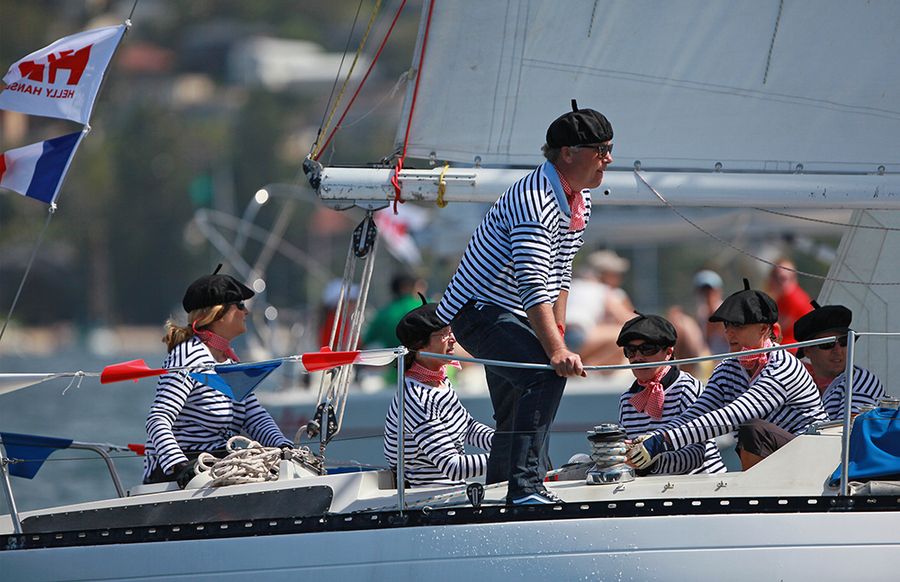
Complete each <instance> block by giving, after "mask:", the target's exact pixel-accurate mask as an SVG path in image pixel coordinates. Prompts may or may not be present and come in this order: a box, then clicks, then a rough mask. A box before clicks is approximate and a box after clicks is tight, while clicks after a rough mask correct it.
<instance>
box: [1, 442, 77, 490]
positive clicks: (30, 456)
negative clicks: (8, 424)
mask: <svg viewBox="0 0 900 582" xmlns="http://www.w3.org/2000/svg"><path fill="white" fill-rule="evenodd" d="M0 440H2V441H3V448H4V449H6V456H7V458H9V459H16V462H15V463H11V464H10V465H9V474H10V475H14V476H16V477H24V478H25V479H32V478H34V476H35V475H37V472H38V470H39V469H40V468H41V466H42V465H43V464H44V461H46V460H47V457H49V456H50V454H51V453H53V451H58V450H60V449H67V448H69V446H70V445H71V444H72V439H59V438H54V437H43V436H35V435H30V434H18V433H14V432H2V433H0Z"/></svg>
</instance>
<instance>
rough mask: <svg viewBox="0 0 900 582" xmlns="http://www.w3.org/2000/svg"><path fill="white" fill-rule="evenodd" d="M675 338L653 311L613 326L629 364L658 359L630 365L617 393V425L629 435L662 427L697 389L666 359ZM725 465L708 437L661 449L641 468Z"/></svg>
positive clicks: (665, 470)
mask: <svg viewBox="0 0 900 582" xmlns="http://www.w3.org/2000/svg"><path fill="white" fill-rule="evenodd" d="M636 313H637V312H636ZM677 339H678V333H677V331H676V330H675V326H674V325H672V323H671V322H669V320H667V319H666V318H664V317H660V316H659V315H643V314H640V313H638V317H635V318H633V319H630V320H628V321H627V322H625V325H623V326H622V330H621V331H620V332H619V337H618V338H617V339H616V345H618V346H620V347H621V348H622V349H623V350H624V352H625V357H626V358H628V362H629V363H630V364H643V363H647V362H659V363H660V365H659V366H658V367H655V368H634V369H632V370H631V371H632V373H633V374H634V377H635V378H636V379H635V381H634V384H632V385H631V388H629V389H628V391H626V392H625V393H624V394H622V396H621V398H619V425H621V426H622V428H624V429H625V434H626V436H627V437H628V438H629V439H634V438H637V437H639V436H640V435H642V434H646V433H649V432H653V431H655V430H658V429H661V428H663V427H664V426H665V425H667V424H668V423H669V422H671V421H672V420H674V419H675V418H676V417H678V415H680V414H681V413H682V412H683V411H684V410H686V409H687V408H689V407H690V406H691V404H693V403H694V402H695V401H696V400H697V397H698V396H699V395H700V393H701V392H702V391H703V386H701V384H700V380H698V379H696V378H694V377H693V376H691V375H690V374H688V373H687V372H684V371H682V370H679V369H678V368H677V367H675V366H670V365H668V364H666V362H667V361H668V360H671V359H672V357H673V355H674V353H675V342H676V341H677ZM629 464H632V463H631V462H630V461H629ZM725 470H726V469H725V464H724V463H723V462H722V456H721V455H720V454H719V448H718V447H717V446H716V443H715V441H714V440H712V439H709V440H706V441H703V442H700V443H694V444H692V445H688V446H686V447H684V448H682V449H679V450H677V451H668V452H665V453H663V454H662V455H660V457H659V458H658V459H657V460H656V462H654V463H653V464H652V465H650V467H649V470H646V471H644V473H652V474H655V475H679V474H694V473H721V472H724V471H725ZM639 472H640V471H639Z"/></svg>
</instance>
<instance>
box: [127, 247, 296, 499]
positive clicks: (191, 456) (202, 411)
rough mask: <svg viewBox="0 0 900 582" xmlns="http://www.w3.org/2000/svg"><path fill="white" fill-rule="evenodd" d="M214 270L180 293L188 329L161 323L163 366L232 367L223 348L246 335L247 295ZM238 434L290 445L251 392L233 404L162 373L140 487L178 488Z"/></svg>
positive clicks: (183, 375)
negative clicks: (201, 460) (170, 484)
mask: <svg viewBox="0 0 900 582" xmlns="http://www.w3.org/2000/svg"><path fill="white" fill-rule="evenodd" d="M221 267H222V265H219V268H221ZM219 268H217V269H216V271H215V272H214V273H213V274H212V275H204V276H203V277H200V278H199V279H197V280H196V281H194V282H193V283H191V285H190V287H188V289H187V292H186V293H185V294H184V299H183V300H182V305H183V307H184V310H185V311H186V312H187V313H188V324H187V325H179V324H177V323H176V322H175V321H173V320H172V319H170V320H169V321H167V322H166V330H167V333H166V336H165V337H164V338H163V343H165V344H166V346H167V349H168V352H169V355H168V357H167V358H166V362H165V364H164V367H166V368H176V367H183V366H192V365H197V366H202V365H207V364H225V363H235V362H237V361H238V357H237V355H236V354H235V353H234V350H232V349H231V347H230V346H229V342H230V341H231V340H233V339H234V338H236V337H237V336H239V335H241V334H242V333H244V332H245V331H247V323H246V320H245V318H246V316H247V313H248V310H247V308H246V306H245V305H244V300H246V299H250V298H251V297H253V291H251V290H250V289H248V288H247V287H246V286H244V285H242V284H241V283H239V282H238V281H237V280H236V279H235V278H234V277H231V276H230V275H219V274H218V271H219ZM238 434H246V435H247V436H249V437H250V438H252V439H253V440H255V441H257V442H259V443H260V444H261V445H263V446H266V447H278V446H281V447H290V446H292V444H291V441H289V440H288V439H287V438H285V436H284V435H283V434H282V433H281V430H280V429H279V428H278V426H277V425H276V424H275V421H274V420H272V417H271V416H270V415H269V413H268V412H266V410H265V409H264V408H263V407H262V405H261V404H260V403H259V401H258V400H257V399H256V396H255V395H254V394H250V395H249V396H247V397H246V398H245V399H244V400H242V401H240V402H237V401H235V400H233V399H232V398H231V397H229V396H226V395H225V394H222V393H221V392H219V391H218V390H215V389H214V388H210V387H209V386H206V385H204V384H201V383H200V382H198V381H197V380H194V379H193V378H191V377H190V376H189V375H188V372H186V371H177V372H171V373H168V374H163V375H162V376H160V377H159V382H158V383H157V387H156V398H155V399H154V401H153V404H152V405H151V406H150V414H149V415H148V416H147V448H146V456H145V457H144V483H160V482H166V481H176V482H177V483H178V485H179V487H181V488H182V489H183V488H184V487H185V485H187V483H188V482H189V481H190V480H191V478H193V476H194V474H195V473H194V465H195V461H196V459H197V457H198V456H199V455H200V453H201V452H204V451H205V452H210V453H213V454H215V452H219V454H221V453H223V452H224V449H225V444H226V443H227V442H228V439H229V438H231V437H233V436H236V435H238Z"/></svg>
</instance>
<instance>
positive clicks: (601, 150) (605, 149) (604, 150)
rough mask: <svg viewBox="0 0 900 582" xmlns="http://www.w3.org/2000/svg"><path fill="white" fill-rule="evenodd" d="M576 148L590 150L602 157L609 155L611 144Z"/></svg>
mask: <svg viewBox="0 0 900 582" xmlns="http://www.w3.org/2000/svg"><path fill="white" fill-rule="evenodd" d="M578 147H580V148H588V149H592V150H594V151H596V152H597V154H598V155H599V156H600V157H603V156H605V155H606V154H611V153H612V150H613V144H611V143H605V144H601V145H583V146H578Z"/></svg>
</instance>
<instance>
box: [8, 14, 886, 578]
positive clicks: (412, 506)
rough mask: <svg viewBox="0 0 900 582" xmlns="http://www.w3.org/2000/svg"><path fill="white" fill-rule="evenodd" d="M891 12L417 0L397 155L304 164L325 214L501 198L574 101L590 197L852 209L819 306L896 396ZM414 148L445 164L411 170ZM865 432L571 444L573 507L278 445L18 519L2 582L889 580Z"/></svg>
mask: <svg viewBox="0 0 900 582" xmlns="http://www.w3.org/2000/svg"><path fill="white" fill-rule="evenodd" d="M898 29H900V7H898V6H896V4H894V3H892V2H889V1H879V0H873V1H870V2H866V3H859V4H848V3H838V2H826V3H822V2H813V1H811V0H807V1H798V2H791V1H786V0H772V1H769V2H759V1H758V0H756V1H754V2H749V1H743V0H740V1H735V2H729V3H711V2H701V1H687V2H679V3H667V2H661V1H645V2H634V1H612V2H606V3H601V2H587V1H580V2H573V3H561V2H558V1H556V0H522V1H517V2H500V1H488V2H485V1H483V0H481V1H477V0H452V1H451V0H433V1H432V0H426V1H425V2H424V6H423V12H422V19H421V24H420V31H419V38H418V42H417V46H416V52H415V54H414V55H413V59H412V63H413V64H412V68H411V70H410V75H409V79H410V82H409V85H408V89H407V95H406V100H405V103H404V109H403V116H402V122H401V124H400V127H399V129H398V133H397V135H398V139H397V146H398V152H399V155H400V160H399V161H400V163H397V164H396V165H387V164H385V165H384V166H383V167H374V168H364V169H363V168H336V167H323V166H321V165H320V164H318V162H316V161H315V160H314V159H310V160H308V162H307V164H305V170H306V173H307V176H308V177H309V179H310V183H311V185H312V186H313V188H314V189H315V190H316V192H317V194H318V196H319V198H320V199H321V200H322V202H323V203H325V204H327V205H330V206H332V207H334V208H349V207H352V206H359V207H362V208H365V209H367V210H375V209H378V208H384V207H387V206H389V205H391V204H393V203H394V201H395V199H397V198H399V200H406V201H409V200H437V199H438V198H440V199H441V200H442V201H444V202H448V203H450V207H451V208H453V207H454V206H456V205H457V204H458V203H463V202H472V201H480V202H493V201H494V200H496V198H497V197H498V196H499V195H500V193H502V192H503V191H504V190H505V188H507V187H508V186H509V185H510V184H512V183H513V182H514V181H515V180H516V179H517V178H518V177H520V176H522V175H524V173H525V172H527V171H529V169H530V168H533V167H534V166H536V165H537V164H539V163H540V162H541V161H542V160H541V159H540V152H539V150H540V145H541V143H542V141H543V140H542V137H543V135H544V132H545V130H546V127H547V126H548V125H549V123H550V122H551V121H552V120H553V118H555V117H556V116H557V115H559V114H560V113H561V112H563V111H565V110H566V109H567V107H568V104H569V100H570V99H572V98H574V99H577V101H578V103H579V104H581V105H582V106H583V107H592V108H596V109H598V110H600V111H603V112H604V114H606V115H607V117H609V119H610V120H611V121H612V123H613V125H614V127H615V128H616V143H617V146H616V164H615V165H614V166H613V167H611V169H610V171H608V172H607V173H606V176H605V178H604V182H603V184H602V185H601V187H600V188H599V189H598V190H597V191H595V193H594V204H595V206H594V208H595V210H594V211H595V212H597V213H602V212H603V207H604V206H606V205H627V206H662V207H668V208H671V209H673V210H678V209H680V208H683V207H693V206H700V207H734V208H737V207H748V206H749V207H755V208H779V209H804V208H818V207H836V208H844V209H851V210H852V211H853V216H852V218H851V220H850V223H849V224H848V225H847V231H846V232H847V234H845V236H844V239H843V240H842V243H841V246H840V248H839V251H838V259H837V260H836V261H835V264H834V265H833V266H832V268H831V270H830V272H829V275H828V278H827V280H826V282H825V285H824V286H823V291H822V294H821V295H820V296H819V298H818V301H819V303H821V304H826V303H842V304H845V305H847V306H848V307H850V308H851V309H852V310H853V312H854V316H855V317H854V323H855V324H856V326H857V327H858V328H859V329H860V330H861V331H862V332H864V333H861V334H860V338H859V342H858V344H857V343H856V342H854V343H851V346H852V353H853V354H854V357H855V358H856V359H855V361H856V363H858V364H860V365H863V366H865V367H867V368H869V369H870V370H872V371H873V372H874V373H875V374H876V375H878V376H879V377H880V378H882V379H883V380H885V381H887V382H888V391H889V392H890V391H891V388H892V386H890V384H889V382H890V380H889V379H891V378H895V377H896V374H894V373H892V372H896V371H897V367H898V366H900V359H898V358H897V357H896V356H898V355H900V354H898V353H897V350H898V347H897V345H896V342H895V341H892V340H891V337H890V336H889V335H877V336H874V335H873V336H871V337H870V336H868V335H865V334H869V333H872V334H874V333H876V332H877V333H881V334H887V333H889V332H890V331H891V330H896V329H900V325H897V324H898V323H900V322H898V321H897V318H898V317H900V316H898V310H900V302H898V299H900V298H898V297H897V296H896V294H897V289H898V286H897V283H900V266H898V265H900V264H898V262H897V261H896V258H895V256H894V255H893V253H892V249H894V248H900V247H898V246H897V245H896V243H897V242H898V241H897V240H896V238H895V237H896V236H897V235H896V233H897V232H900V218H898V217H897V214H896V212H897V210H896V209H897V208H898V206H900V204H898V203H900V173H898V172H897V168H898V167H900V165H898V164H900V160H898V159H896V158H897V156H898V155H900V148H898V147H897V146H898V139H900V138H898V136H900V131H898V130H900V79H898V78H897V76H896V75H894V74H893V72H894V71H896V70H897V68H898V67H897V65H898V62H897V61H898V59H900V50H897V49H898V47H897V43H898V42H900V41H898V40H897V37H896V31H897V30H898ZM406 156H409V157H411V158H418V159H424V160H429V159H433V160H435V161H440V162H443V161H446V162H448V163H446V164H444V165H443V167H442V166H441V165H436V166H435V167H434V168H431V169H425V170H421V169H407V168H404V167H403V163H402V162H403V161H404V160H405V157H406ZM398 203H399V201H398ZM876 250H877V251H878V252H875V251H876ZM851 361H852V359H851ZM895 392H896V390H895ZM892 410H893V409H892V408H891V403H890V402H886V403H885V406H884V407H882V408H879V409H876V411H874V412H877V413H878V414H881V415H883V416H886V417H890V416H891V415H892V414H893V415H894V417H896V410H893V412H891V411H892ZM857 422H858V421H857ZM609 428H610V427H602V426H599V427H597V429H596V430H595V431H593V435H594V436H596V435H598V434H601V433H604V432H607V429H609ZM850 434H851V433H850V419H849V415H847V419H846V420H845V421H843V422H840V423H831V424H826V425H818V426H813V427H812V428H811V429H810V431H809V432H808V433H807V434H804V435H801V436H799V437H797V438H796V439H795V440H793V441H792V442H791V443H790V444H789V445H787V446H785V447H783V448H782V449H779V450H778V451H777V452H776V453H775V454H773V455H771V456H770V457H768V458H766V459H765V460H764V461H762V462H761V463H759V464H758V465H756V466H755V467H753V468H752V469H750V470H748V471H742V472H728V473H724V474H717V475H668V476H647V477H638V478H635V479H634V480H629V479H628V478H627V476H623V474H621V473H617V472H616V471H612V470H604V468H602V467H599V466H598V465H597V464H596V463H595V462H594V461H595V460H591V461H588V462H577V461H575V462H573V463H572V464H571V465H568V466H565V467H563V468H561V469H559V470H558V471H557V472H555V473H554V474H553V475H552V478H553V479H554V480H553V481H551V482H549V483H548V484H547V485H548V488H550V489H551V490H552V491H554V492H555V493H556V494H557V495H559V497H560V498H561V499H562V500H563V503H559V504H556V505H544V506H529V507H507V506H506V505H504V504H503V499H504V497H505V487H504V486H503V485H502V484H498V485H491V486H480V484H475V483H473V484H469V485H468V486H467V487H464V488H463V487H456V488H437V489H424V490H423V489H403V488H402V487H401V488H399V489H398V488H397V487H396V483H394V482H393V478H392V475H391V474H390V473H389V472H388V471H358V472H352V473H333V474H321V472H320V471H318V470H317V469H315V468H310V467H308V466H304V465H302V463H301V464H300V465H299V466H293V465H290V464H289V463H288V461H287V460H285V461H284V464H283V465H282V466H281V470H280V472H279V475H278V479H277V480H272V481H265V482H259V483H249V484H239V485H229V486H225V487H212V486H210V483H209V481H208V478H207V479H206V480H204V475H200V476H198V477H197V478H195V481H194V482H192V483H191V484H190V485H189V487H188V488H186V489H185V490H179V489H177V488H176V487H175V486H172V487H167V486H166V485H162V486H159V485H157V486H139V487H136V488H132V489H131V490H130V491H129V494H128V495H127V496H125V497H120V498H115V499H110V500H104V501H98V502H92V503H86V504H79V505H74V506H69V507H60V508H50V509H46V510H38V511H32V512H25V513H23V514H22V515H20V516H19V519H18V520H17V521H14V520H13V519H11V518H9V517H4V518H3V519H2V520H0V533H2V534H3V535H2V540H3V542H2V544H0V578H3V579H4V580H6V579H9V580H18V579H28V580H34V581H43V580H126V579H127V580H136V579H163V578H190V577H196V578H198V579H204V580H234V579H238V578H244V577H248V576H252V577H265V578H267V579H272V580H289V579H290V580H294V579H296V578H297V577H299V576H308V577H312V576H321V577H323V578H327V579H330V580H357V579H389V578H390V579H397V580H421V579H430V580H457V579H460V578H467V577H476V576H477V577H482V578H490V579H502V580H513V579H522V578H523V577H526V576H530V577H534V576H542V577H562V578H565V579H574V578H579V579H584V578H591V579H616V580H619V579H637V580H695V579H698V578H711V579H721V578H727V579H739V580H759V579H783V580H800V579H802V580H807V579H817V578H818V579H835V578H836V579H843V578H849V577H851V576H852V577H864V578H866V579H869V580H892V579H894V578H895V577H896V574H895V573H894V569H895V563H896V555H897V552H898V550H900V493H898V491H897V489H898V486H897V482H896V481H890V480H887V481H884V482H881V481H877V480H875V481H870V482H869V483H867V484H864V485H858V486H857V485H854V484H853V483H852V482H851V479H850V475H849V472H848V469H847V467H848V464H849V462H848V455H849V441H850ZM836 472H837V474H839V479H838V482H837V484H836V485H832V482H833V480H834V479H833V476H834V475H835V474H836Z"/></svg>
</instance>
